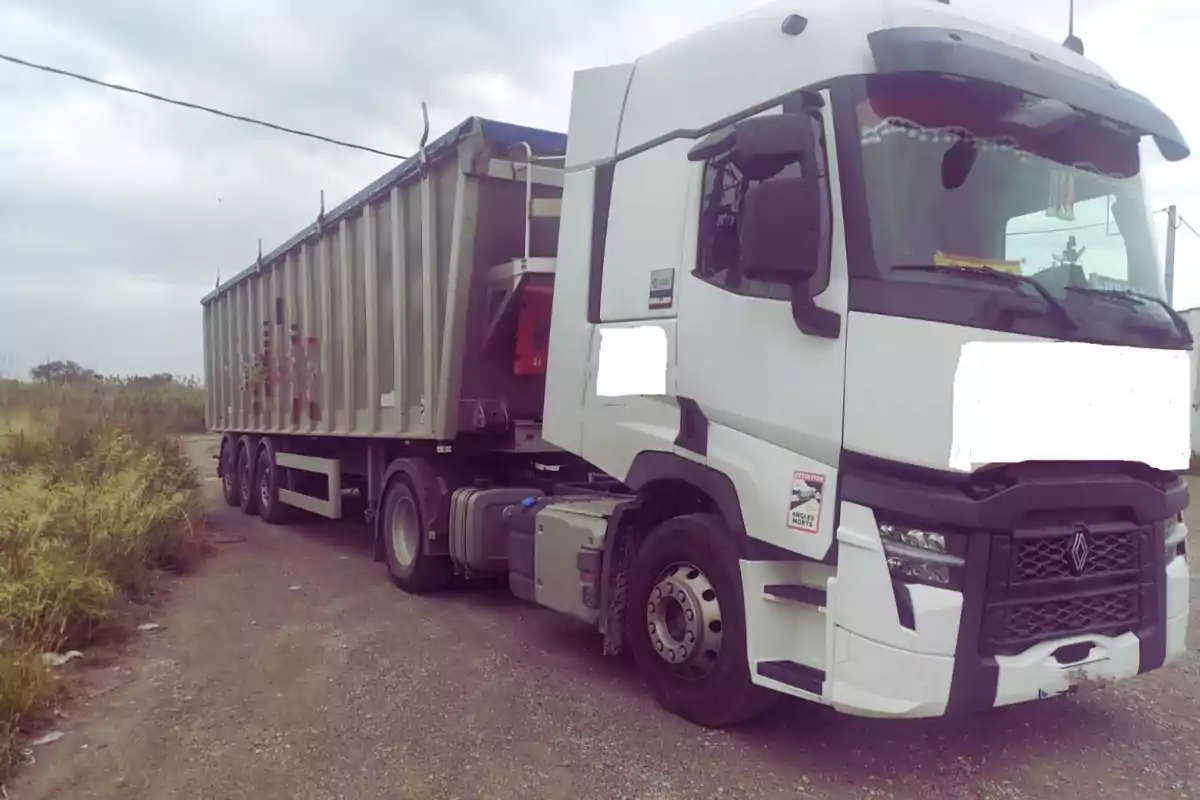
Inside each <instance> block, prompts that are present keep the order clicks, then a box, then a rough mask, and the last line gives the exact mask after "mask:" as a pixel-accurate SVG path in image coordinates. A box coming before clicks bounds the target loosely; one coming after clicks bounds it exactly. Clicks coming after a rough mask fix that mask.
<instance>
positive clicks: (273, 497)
mask: <svg viewBox="0 0 1200 800" xmlns="http://www.w3.org/2000/svg"><path fill="white" fill-rule="evenodd" d="M254 474H255V476H256V480H255V483H254V486H255V491H256V492H257V493H258V513H259V516H261V517H262V518H263V521H264V522H266V523H267V524H268V525H286V524H287V523H288V522H290V521H291V520H292V510H293V509H292V507H291V506H289V505H287V504H286V503H283V502H281V501H280V499H279V490H280V489H281V488H283V487H284V485H285V483H286V481H285V480H284V479H285V477H286V476H287V472H286V471H285V470H284V468H283V467H280V466H278V465H277V464H276V463H275V448H273V447H271V446H270V445H263V446H262V447H261V448H259V452H258V468H257V469H256V470H255V473H254Z"/></svg>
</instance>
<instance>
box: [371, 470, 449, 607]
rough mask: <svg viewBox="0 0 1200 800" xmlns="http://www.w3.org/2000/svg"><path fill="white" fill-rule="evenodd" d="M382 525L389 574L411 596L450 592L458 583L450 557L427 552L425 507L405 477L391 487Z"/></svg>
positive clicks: (386, 499)
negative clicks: (443, 591) (423, 515)
mask: <svg viewBox="0 0 1200 800" xmlns="http://www.w3.org/2000/svg"><path fill="white" fill-rule="evenodd" d="M380 522H381V524H382V531H381V532H382V535H383V548H384V555H385V556H386V560H387V567H388V573H389V574H390V575H391V576H392V582H393V583H395V584H396V586H398V587H399V588H400V589H403V590H404V591H406V592H408V593H409V594H425V593H427V592H433V591H438V590H440V589H446V588H448V587H449V586H450V585H451V584H452V583H453V582H454V565H453V563H452V562H451V561H450V558H449V557H448V556H434V555H430V554H429V553H428V552H427V551H428V549H429V546H428V539H427V537H426V536H425V520H424V519H423V517H422V516H421V507H420V504H419V503H418V502H417V498H416V496H415V495H414V494H413V491H412V488H411V487H410V486H409V485H408V481H406V480H405V479H404V478H403V477H402V476H399V475H397V476H396V477H394V478H392V480H391V482H389V483H388V485H387V489H386V490H385V492H384V497H383V515H382V518H381V520H380Z"/></svg>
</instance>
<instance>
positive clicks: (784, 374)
mask: <svg viewBox="0 0 1200 800" xmlns="http://www.w3.org/2000/svg"><path fill="white" fill-rule="evenodd" d="M821 97H822V99H823V101H824V108H823V109H818V110H809V112H808V113H809V114H811V115H812V119H813V125H814V128H815V131H814V133H815V136H816V140H817V147H816V150H817V151H818V158H817V166H818V168H819V169H820V170H823V173H824V175H823V180H822V183H823V188H824V192H823V196H824V202H822V203H821V204H820V208H819V209H817V208H813V207H809V208H807V209H804V208H797V209H795V213H792V212H791V211H789V210H787V209H783V208H779V209H776V210H775V212H774V213H773V214H772V219H773V220H778V224H790V223H792V222H794V223H795V224H812V223H819V225H820V229H821V232H822V233H821V239H822V241H821V247H820V248H819V251H820V252H819V255H818V257H817V258H818V263H817V265H816V270H815V272H814V273H813V275H812V278H811V279H810V280H809V283H808V286H809V294H810V295H811V297H812V301H813V303H814V304H815V305H816V306H817V307H818V308H819V309H822V310H823V312H824V314H825V316H826V317H827V318H833V315H836V318H834V319H835V321H836V322H837V323H838V326H837V327H838V329H837V330H836V331H835V332H833V333H832V335H830V334H829V333H828V332H826V333H825V335H817V334H813V333H805V332H803V331H802V330H801V329H800V326H799V325H798V322H797V319H796V317H795V315H794V313H793V303H792V300H791V297H792V287H791V286H790V285H788V284H787V283H786V282H779V283H776V282H772V281H769V280H750V279H747V278H744V277H740V276H739V275H738V274H737V273H738V270H737V269H736V268H735V263H736V259H737V254H738V252H739V248H741V247H746V246H747V240H746V236H747V235H748V234H749V233H750V232H749V231H747V230H746V229H745V227H744V226H743V225H742V223H743V220H744V218H745V215H744V212H745V207H746V198H747V197H748V196H750V195H751V194H752V193H753V192H754V191H755V190H756V184H759V183H761V182H759V181H756V180H754V179H752V178H747V177H745V176H742V175H740V174H739V173H737V171H736V170H735V169H730V168H729V167H728V165H727V164H725V163H723V162H722V160H721V158H720V157H717V158H714V159H710V160H709V161H707V162H704V163H699V164H692V165H691V167H692V171H691V184H690V185H691V197H690V199H689V203H688V207H689V209H690V210H691V213H690V214H689V216H688V219H687V224H686V226H685V229H684V236H683V251H684V253H685V256H684V259H685V265H684V267H685V268H682V269H680V270H679V273H680V278H679V281H678V295H679V315H678V318H677V321H676V335H677V340H676V348H675V352H674V357H675V364H674V370H673V378H674V391H675V392H676V394H677V395H678V396H679V397H680V398H687V400H690V401H691V402H694V403H695V404H696V405H697V406H698V407H699V410H700V412H701V413H702V414H703V415H704V417H706V418H707V420H708V423H709V425H708V441H707V452H706V453H704V454H703V459H704V461H705V462H706V464H707V466H709V467H710V468H712V469H715V470H717V471H720V472H722V473H724V474H725V475H727V476H728V477H729V478H730V479H731V481H732V482H733V484H734V487H735V489H736V490H737V493H738V498H739V501H740V504H741V509H742V515H743V519H744V522H745V525H746V530H747V533H748V534H749V535H750V536H751V537H752V538H755V539H759V540H761V541H765V542H768V543H770V544H772V545H775V546H777V547H780V548H783V549H785V550H789V551H792V552H796V553H800V554H803V555H805V556H808V557H810V558H816V559H820V558H823V557H824V556H825V555H826V553H827V552H828V550H829V548H830V546H831V544H832V542H833V541H834V535H835V532H834V503H835V500H834V498H835V497H836V489H837V465H838V461H839V456H840V452H841V447H842V401H843V391H844V379H845V363H846V346H845V345H846V330H845V328H846V320H847V285H848V277H847V270H846V247H845V240H844V236H843V233H842V231H843V225H842V203H841V192H840V190H839V186H838V165H837V155H836V152H835V151H834V146H833V142H834V136H833V126H832V115H831V114H830V113H829V95H828V92H822V93H821ZM794 110H795V109H791V108H789V107H787V105H784V106H780V107H777V108H776V109H773V110H771V111H768V112H765V113H779V112H780V111H784V112H791V111H794ZM788 177H789V172H788V169H787V168H785V169H784V170H783V171H782V172H780V173H779V174H777V175H775V176H772V177H771V178H769V179H768V180H786V179H787V178H788ZM806 214H820V215H821V218H820V219H819V220H812V219H807V218H804V217H803V215H806Z"/></svg>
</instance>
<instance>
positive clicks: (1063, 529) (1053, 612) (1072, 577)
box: [980, 513, 1154, 656]
mask: <svg viewBox="0 0 1200 800" xmlns="http://www.w3.org/2000/svg"><path fill="white" fill-rule="evenodd" d="M1038 522H1039V523H1040V524H1039V525H1038V526H1037V527H1035V528H1023V529H1019V530H1017V531H1015V532H1014V533H1013V534H1012V535H1011V536H996V537H994V538H993V539H992V544H991V546H990V548H989V550H990V554H989V561H990V564H989V569H988V574H989V578H988V582H987V584H988V585H987V593H986V600H985V602H984V609H983V615H984V617H983V630H982V631H981V634H982V635H981V637H980V652H981V654H982V655H985V656H994V655H1009V654H1016V653H1020V652H1023V651H1024V650H1026V649H1028V648H1029V647H1032V646H1033V645H1036V644H1038V643H1040V642H1044V641H1049V640H1053V639H1062V638H1065V637H1068V636H1076V635H1079V634H1084V633H1097V634H1105V635H1109V636H1117V635H1120V634H1122V633H1125V632H1126V631H1131V630H1136V629H1137V628H1138V627H1140V625H1141V624H1142V622H1143V620H1142V617H1143V615H1144V613H1146V612H1147V609H1143V608H1142V602H1141V585H1140V580H1141V567H1142V558H1143V555H1142V553H1143V551H1144V547H1143V540H1144V539H1145V540H1147V541H1150V540H1153V538H1154V537H1153V534H1154V530H1153V529H1150V528H1144V527H1137V526H1136V525H1133V524H1129V523H1123V522H1118V521H1114V520H1108V521H1099V520H1096V521H1089V522H1088V524H1087V525H1086V527H1081V526H1080V525H1078V524H1077V520H1075V519H1072V518H1069V517H1067V516H1066V515H1062V516H1060V515H1059V514H1057V513H1055V514H1053V515H1049V514H1047V515H1044V516H1042V517H1041V518H1040V519H1039V520H1038ZM1079 532H1083V534H1084V536H1085V540H1086V553H1085V555H1086V557H1085V558H1083V559H1081V560H1082V562H1083V563H1082V568H1081V569H1077V562H1076V558H1075V556H1077V555H1078V553H1077V552H1073V549H1075V548H1078V547H1079V544H1078V542H1077V541H1076V540H1077V533H1079Z"/></svg>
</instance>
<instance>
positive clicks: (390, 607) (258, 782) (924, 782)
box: [7, 439, 1200, 800]
mask: <svg viewBox="0 0 1200 800" xmlns="http://www.w3.org/2000/svg"><path fill="white" fill-rule="evenodd" d="M213 445H214V441H213V440H211V439H197V440H191V441H189V447H190V448H191V449H192V450H193V452H194V453H195V456H196V459H197V461H198V463H199V464H200V467H201V470H202V473H201V474H202V475H205V476H208V475H211V474H212V469H213V462H212V461H211V459H209V458H206V457H205V456H206V455H208V454H209V453H211V452H212V448H213ZM206 491H208V492H209V494H210V496H211V498H212V499H213V506H214V508H215V509H216V512H215V515H214V518H213V528H214V531H215V535H216V536H217V537H218V539H219V541H220V542H221V543H220V544H219V545H218V552H217V554H216V555H215V557H213V558H212V559H210V560H209V561H208V562H207V563H206V564H205V565H204V566H203V567H202V569H201V571H200V573H199V574H198V575H195V576H192V577H190V578H186V579H184V580H182V581H180V582H179V583H178V585H177V587H176V589H175V591H174V594H173V597H172V599H171V600H170V602H169V603H168V604H167V605H166V606H165V608H164V609H163V610H162V613H161V616H160V618H159V622H160V623H161V625H162V627H161V629H159V630H157V631H152V632H147V633H142V634H140V636H139V638H138V639H137V640H136V641H135V642H133V643H132V644H131V645H130V646H129V647H128V648H127V650H128V652H126V653H125V654H124V655H123V657H122V658H120V659H119V660H118V661H117V662H116V663H115V664H113V665H111V666H108V667H104V668H97V669H95V670H92V671H91V673H90V674H89V675H88V677H87V679H86V688H85V690H84V693H83V696H82V697H81V698H80V699H79V700H78V701H76V703H75V705H74V707H72V708H69V709H68V714H69V717H68V718H67V719H65V720H62V725H61V730H62V731H63V732H64V734H65V736H64V737H63V738H62V739H60V740H59V741H57V742H55V743H53V744H49V745H46V746H43V747H39V748H36V749H35V751H34V752H35V755H36V758H37V763H36V764H35V765H33V766H31V767H29V768H27V769H25V770H24V771H23V772H22V774H21V775H19V776H18V778H17V779H16V781H15V782H14V783H12V784H10V785H9V786H8V787H7V788H8V796H9V797H10V798H15V799H16V800H25V799H26V798H28V799H29V800H34V799H35V798H47V799H48V798H71V799H72V800H74V799H75V798H120V800H134V799H135V798H147V799H148V800H169V799H170V798H187V800H202V799H203V798H213V800H218V799H219V800H240V799H241V798H296V799H297V800H300V799H301V798H355V800H358V799H360V798H361V799H363V800H365V799H366V798H384V797H387V798H405V799H406V800H407V799H411V800H424V799H425V798H475V797H486V798H496V800H500V799H501V798H521V800H534V798H593V797H594V798H606V799H607V798H664V799H665V798H706V799H707V798H718V797H719V798H742V797H745V798H756V799H758V800H769V799H770V798H856V797H897V798H907V797H914V798H915V797H920V798H940V797H954V798H1035V797H1060V798H1061V797H1088V798H1104V797H1130V798H1167V797H1173V798H1178V797H1200V692H1198V689H1200V659H1198V658H1197V657H1196V656H1194V655H1190V656H1189V657H1188V658H1187V659H1186V660H1185V661H1184V662H1182V663H1181V664H1177V665H1175V666H1172V667H1169V668H1167V669H1164V670H1162V671H1160V672H1158V673H1154V674H1151V675H1148V676H1145V677H1142V678H1138V679H1134V680H1132V681H1129V682H1126V683H1123V684H1119V685H1117V686H1115V687H1111V688H1108V689H1103V690H1097V691H1095V692H1092V693H1086V694H1082V695H1076V696H1071V697H1066V698H1057V699H1055V700H1051V701H1047V702H1044V703H1038V704H1033V705H1027V706H1023V707H1016V708H1009V709H1001V710H998V711H993V712H988V713H984V714H980V715H977V716H972V717H968V718H963V719H957V720H951V721H947V720H932V721H918V722H881V721H870V720H861V719H854V718H850V717H843V716H840V715H838V714H835V713H833V712H831V711H828V710H826V709H823V708H818V707H811V706H809V705H807V704H804V703H800V702H795V703H786V704H784V706H783V707H782V708H780V710H779V711H778V712H776V713H774V714H773V715H772V716H770V717H768V718H767V719H765V720H763V721H761V722H759V723H756V724H754V725H753V726H752V727H749V728H743V729H739V730H737V731H732V732H707V731H704V730H700V729H697V728H695V727H693V726H691V725H689V724H688V723H686V722H683V721H682V720H679V719H677V718H675V717H673V716H670V715H668V714H666V713H665V712H662V711H660V710H659V709H658V708H657V707H656V706H654V704H653V703H652V701H651V700H650V699H649V697H648V695H647V692H646V690H645V689H644V687H643V686H642V685H641V684H640V682H639V680H638V678H637V676H636V674H635V672H634V670H633V667H632V665H631V664H630V663H629V662H628V661H627V660H619V659H609V658H605V657H604V656H602V655H601V653H600V645H599V641H598V639H597V637H596V636H595V635H594V634H593V633H591V632H590V631H589V630H587V629H585V628H583V627H581V626H578V625H576V624H574V623H573V622H571V621H569V620H565V619H562V618H560V617H558V616H557V615H555V614H553V613H551V612H549V611H542V610H539V609H535V608H530V607H528V606H525V605H522V604H520V603H518V602H517V601H515V600H514V599H513V598H511V597H510V596H509V595H507V593H506V592H505V591H503V590H497V589H494V588H493V589H488V588H479V589H472V590H469V591H464V592H460V593H458V594H453V595H448V596H442V597H438V598H418V597H410V596H406V595H404V594H402V593H401V592H399V591H397V590H396V589H395V588H393V587H392V585H391V583H390V582H389V581H388V580H387V576H386V571H385V569H384V567H383V565H382V564H376V563H374V562H373V561H372V560H371V547H370V538H369V535H368V533H367V531H366V529H365V528H364V527H363V526H355V525H349V524H337V525H334V524H328V523H326V524H320V523H313V524H306V525H300V526H295V527H288V528H272V527H269V526H267V525H265V524H263V523H262V522H260V521H258V520H257V519H253V520H249V519H246V518H244V517H242V516H241V515H240V514H239V513H238V512H236V511H234V510H230V509H228V508H226V507H225V506H224V505H223V504H221V503H219V500H218V498H219V484H218V483H216V482H215V480H209V481H207V482H206ZM1194 491H1195V489H1194ZM1191 525H1192V529H1193V530H1200V514H1194V515H1193V517H1192V521H1191ZM1196 588H1197V589H1200V587H1196ZM1196 594H1197V592H1196V591H1194V593H1193V596H1195V595H1196ZM1198 610H1200V609H1198ZM1194 631H1195V628H1194V627H1193V640H1194ZM89 698H90V699H89Z"/></svg>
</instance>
